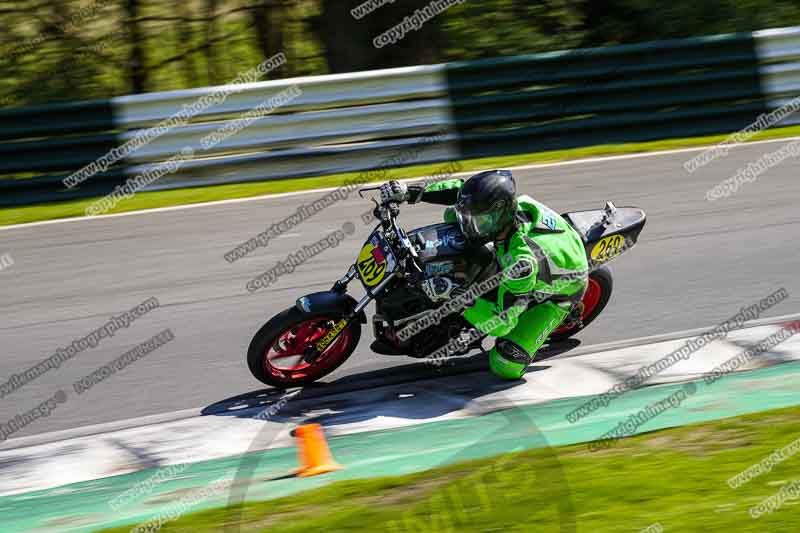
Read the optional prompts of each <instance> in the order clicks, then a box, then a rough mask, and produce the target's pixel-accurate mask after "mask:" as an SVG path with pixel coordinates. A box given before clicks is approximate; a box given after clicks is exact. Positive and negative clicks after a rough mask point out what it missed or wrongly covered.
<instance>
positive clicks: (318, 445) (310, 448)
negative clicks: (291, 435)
mask: <svg viewBox="0 0 800 533" xmlns="http://www.w3.org/2000/svg"><path fill="white" fill-rule="evenodd" d="M295 436H296V437H297V454H298V456H299V458H300V468H299V469H298V470H297V471H296V472H295V474H296V475H297V476H298V477H309V476H318V475H319V474H325V473H327V472H333V471H334V470H339V469H340V468H342V465H340V464H339V463H337V462H336V461H334V460H333V456H332V455H331V451H330V449H329V448H328V443H327V442H326V441H325V433H323V432H322V426H320V425H319V424H306V425H304V426H299V427H298V428H297V429H295Z"/></svg>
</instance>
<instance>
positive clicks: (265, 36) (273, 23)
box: [251, 0, 294, 77]
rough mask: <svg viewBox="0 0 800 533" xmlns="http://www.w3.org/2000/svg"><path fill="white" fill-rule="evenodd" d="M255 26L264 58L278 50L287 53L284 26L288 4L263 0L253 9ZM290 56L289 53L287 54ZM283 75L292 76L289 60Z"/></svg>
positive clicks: (278, 0) (283, 68)
mask: <svg viewBox="0 0 800 533" xmlns="http://www.w3.org/2000/svg"><path fill="white" fill-rule="evenodd" d="M251 16H252V18H253V26H254V27H255V30H256V41H257V42H258V48H259V50H261V55H263V56H264V59H266V58H268V57H272V56H273V55H275V54H277V53H278V52H284V53H286V33H285V31H284V28H285V27H286V24H287V22H288V13H287V6H286V4H285V3H284V2H281V1H280V0H275V1H273V0H263V1H262V2H261V3H260V4H259V5H258V6H257V7H256V8H255V9H253V10H252V11H251ZM286 55H287V56H288V54H286ZM281 69H282V72H281V73H282V74H283V76H280V77H285V76H291V75H292V72H293V71H294V69H293V68H292V62H291V61H289V62H288V63H287V64H286V65H284V66H283V67H281ZM268 76H269V74H268Z"/></svg>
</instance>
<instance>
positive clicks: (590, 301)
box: [550, 266, 614, 342]
mask: <svg viewBox="0 0 800 533" xmlns="http://www.w3.org/2000/svg"><path fill="white" fill-rule="evenodd" d="M613 289H614V278H613V277H612V276H611V270H610V269H609V268H608V267H605V266H603V267H600V268H598V269H597V270H593V271H592V272H590V273H589V284H588V286H587V287H586V292H585V293H584V295H583V313H582V314H581V322H582V323H583V324H582V325H580V326H578V325H577V324H570V325H566V326H561V327H559V328H557V329H556V330H555V331H554V332H553V333H552V334H551V335H550V342H558V341H563V340H566V339H568V338H570V337H572V336H573V335H575V334H576V333H578V332H579V331H581V330H582V329H584V328H585V327H586V326H588V325H589V324H591V323H592V321H593V320H594V319H595V318H597V316H598V315H599V314H600V313H601V312H602V311H603V309H605V307H606V305H607V304H608V300H609V299H611V291H612V290H613Z"/></svg>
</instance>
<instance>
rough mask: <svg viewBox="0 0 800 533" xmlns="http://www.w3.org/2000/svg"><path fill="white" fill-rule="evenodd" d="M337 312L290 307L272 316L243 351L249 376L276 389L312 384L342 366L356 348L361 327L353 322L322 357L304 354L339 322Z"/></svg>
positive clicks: (356, 322) (340, 317)
mask: <svg viewBox="0 0 800 533" xmlns="http://www.w3.org/2000/svg"><path fill="white" fill-rule="evenodd" d="M342 318H344V316H343V315H339V314H337V313H331V312H326V313H303V312H301V311H300V310H298V309H297V308H296V307H292V308H290V309H287V310H286V311H283V312H282V313H280V314H278V315H276V316H275V317H273V318H272V320H270V321H269V322H267V323H266V324H264V326H263V327H262V328H261V329H260V330H259V331H258V333H256V335H255V337H253V340H252V341H251V342H250V348H249V349H248V350H247V364H248V366H249V367H250V372H251V373H252V374H253V376H254V377H255V378H256V379H257V380H259V381H261V382H262V383H265V384H267V385H272V386H274V387H279V388H287V387H299V386H303V385H308V384H309V383H313V382H314V381H317V380H318V379H320V378H322V377H324V376H326V375H327V374H330V373H331V372H333V371H334V370H335V369H336V368H338V367H339V365H341V364H342V363H344V362H345V361H346V360H347V358H348V357H350V355H351V354H352V353H353V351H354V350H355V349H356V346H358V341H359V340H360V339H361V324H360V323H359V322H358V320H355V321H354V322H353V323H352V324H350V326H348V328H347V329H345V330H344V331H342V333H341V334H340V335H339V337H338V338H337V339H336V340H335V341H334V342H333V343H332V344H331V345H330V346H328V348H326V349H325V351H324V352H322V354H321V355H320V356H319V357H318V358H316V359H314V360H309V358H307V357H306V355H305V352H306V351H307V349H308V348H309V347H310V346H311V345H313V344H314V343H316V342H317V341H319V340H320V339H322V337H324V336H325V335H326V334H327V333H328V332H329V331H330V330H331V329H332V328H333V326H334V324H336V323H337V322H338V321H339V320H341V319H342Z"/></svg>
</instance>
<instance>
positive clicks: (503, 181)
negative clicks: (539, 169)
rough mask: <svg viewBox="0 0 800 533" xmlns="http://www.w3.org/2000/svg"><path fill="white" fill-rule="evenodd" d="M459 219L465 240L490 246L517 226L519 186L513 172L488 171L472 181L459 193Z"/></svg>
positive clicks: (457, 206) (457, 213)
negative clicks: (515, 181) (490, 242)
mask: <svg viewBox="0 0 800 533" xmlns="http://www.w3.org/2000/svg"><path fill="white" fill-rule="evenodd" d="M455 211H456V217H457V218H458V223H459V225H460V226H461V231H462V232H463V233H464V236H465V237H466V238H467V239H469V240H471V241H475V242H489V241H491V240H494V239H496V238H497V236H498V235H500V234H501V233H503V231H505V230H506V229H508V228H509V227H510V226H511V225H512V224H513V223H514V215H515V213H516V212H517V186H516V184H515V183H514V176H512V175H511V171H510V170H488V171H486V172H481V173H479V174H475V175H474V176H472V177H471V178H469V179H468V180H467V181H466V182H465V183H464V185H463V186H462V187H461V191H459V193H458V201H457V202H456V205H455Z"/></svg>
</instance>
